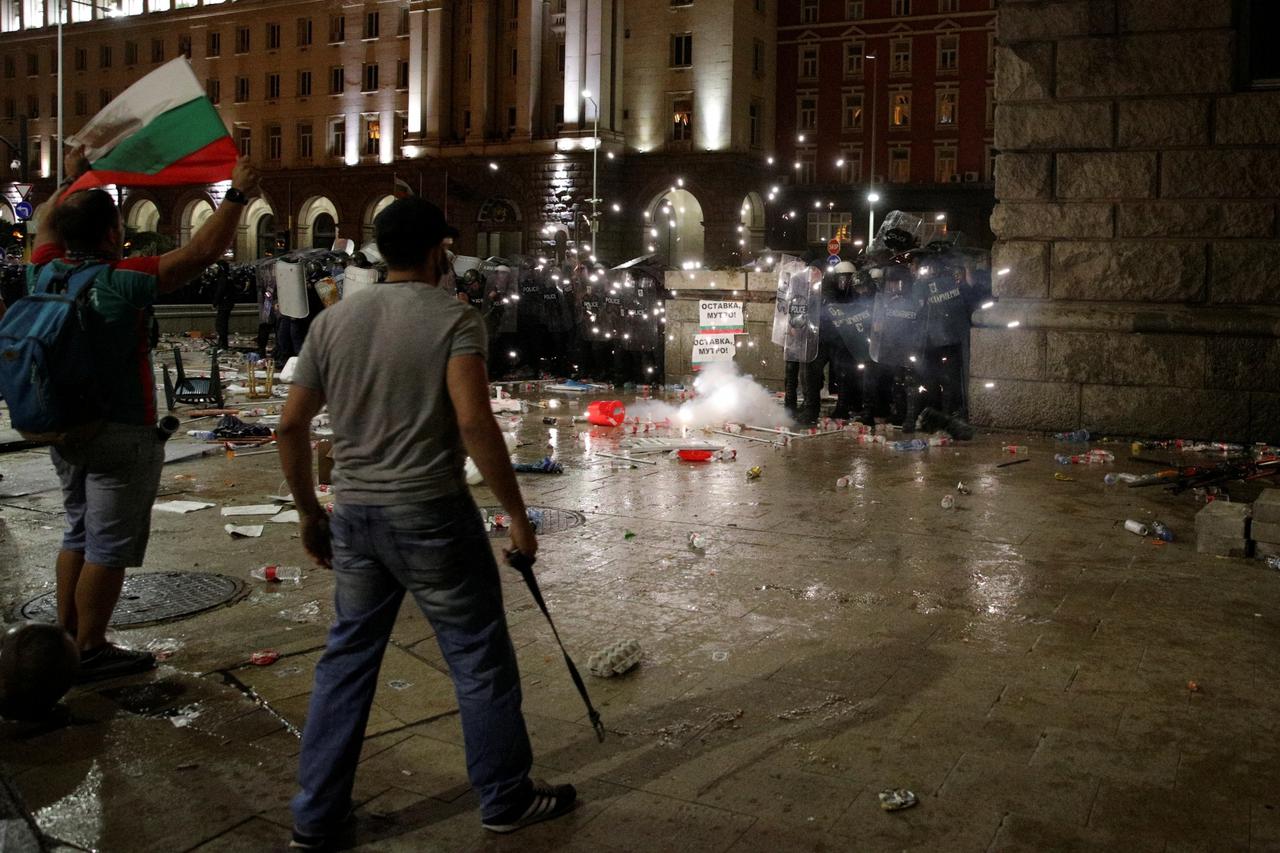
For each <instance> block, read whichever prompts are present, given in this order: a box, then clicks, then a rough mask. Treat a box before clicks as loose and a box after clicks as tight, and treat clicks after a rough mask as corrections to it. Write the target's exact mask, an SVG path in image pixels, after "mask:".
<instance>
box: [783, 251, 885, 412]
mask: <svg viewBox="0 0 1280 853" xmlns="http://www.w3.org/2000/svg"><path fill="white" fill-rule="evenodd" d="M856 276H857V270H856V269H855V268H854V266H853V264H852V263H850V262H848V261H841V262H840V263H839V264H836V265H835V266H834V267H833V268H831V269H830V270H828V271H827V273H826V275H824V276H823V278H822V322H821V323H819V325H818V353H817V355H816V357H815V358H814V360H813V361H812V362H810V363H809V365H808V367H807V368H806V369H805V370H806V372H805V391H804V414H803V416H802V417H801V419H800V420H801V422H802V423H815V422H816V421H817V420H818V415H819V413H820V412H819V403H820V402H821V400H822V379H823V372H824V371H826V370H829V372H830V378H829V380H828V387H829V388H830V389H831V390H832V391H833V392H834V393H835V394H836V407H835V410H834V411H833V412H832V417H835V418H840V419H844V418H848V417H849V416H850V414H851V413H852V411H853V408H854V407H855V406H857V404H858V399H857V398H858V397H859V396H861V395H860V391H861V388H860V387H859V385H858V383H857V382H856V381H855V378H854V376H853V371H854V370H855V368H854V365H853V355H852V353H851V352H850V350H849V346H848V344H847V343H846V342H845V330H844V328H843V327H844V326H845V324H846V323H849V322H855V323H856V321H853V320H851V318H850V317H849V316H848V314H849V308H850V306H851V305H852V304H853V302H854V298H855V293H854V286H853V284H854V279H855V278H856ZM869 319H870V311H868V312H867V317H866V318H864V320H869Z"/></svg>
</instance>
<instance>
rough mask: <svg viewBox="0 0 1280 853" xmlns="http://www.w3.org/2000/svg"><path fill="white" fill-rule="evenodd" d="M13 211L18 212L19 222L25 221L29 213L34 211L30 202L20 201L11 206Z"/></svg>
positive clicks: (28, 217) (29, 216) (29, 215)
mask: <svg viewBox="0 0 1280 853" xmlns="http://www.w3.org/2000/svg"><path fill="white" fill-rule="evenodd" d="M13 212H14V213H16V214H18V221H19V222H26V221H27V220H28V219H30V218H31V214H32V213H33V212H34V208H32V207H31V202H29V201H20V202H18V203H17V204H15V205H14V206H13Z"/></svg>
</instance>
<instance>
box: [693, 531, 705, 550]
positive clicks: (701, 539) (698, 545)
mask: <svg viewBox="0 0 1280 853" xmlns="http://www.w3.org/2000/svg"><path fill="white" fill-rule="evenodd" d="M689 547H690V548H692V549H693V550H695V551H703V550H705V549H706V547H707V537H706V536H704V535H702V534H701V533H690V534H689Z"/></svg>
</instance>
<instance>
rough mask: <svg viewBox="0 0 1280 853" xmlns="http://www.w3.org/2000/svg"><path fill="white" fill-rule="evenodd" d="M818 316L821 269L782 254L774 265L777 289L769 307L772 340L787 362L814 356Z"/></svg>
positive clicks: (815, 356) (807, 360) (805, 360)
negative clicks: (780, 349) (771, 318)
mask: <svg viewBox="0 0 1280 853" xmlns="http://www.w3.org/2000/svg"><path fill="white" fill-rule="evenodd" d="M821 319H822V271H821V270H819V269H818V268H816V267H812V268H811V267H808V266H806V265H805V264H804V262H803V261H798V260H796V259H795V258H790V257H786V256H784V257H783V258H782V259H781V261H780V262H779V264H778V292H777V297H776V299H775V300H774V310H773V342H774V343H775V344H778V345H779V346H780V347H782V353H783V357H784V358H785V359H786V360H787V361H800V362H810V361H813V360H814V359H815V358H817V357H818V328H819V324H820V323H821Z"/></svg>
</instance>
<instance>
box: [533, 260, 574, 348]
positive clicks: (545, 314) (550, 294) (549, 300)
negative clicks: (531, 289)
mask: <svg viewBox="0 0 1280 853" xmlns="http://www.w3.org/2000/svg"><path fill="white" fill-rule="evenodd" d="M539 275H540V276H542V320H543V322H544V323H545V324H546V327H547V331H548V332H550V333H552V334H556V335H559V334H563V333H565V332H567V331H569V330H570V329H572V328H573V318H572V316H571V315H570V313H569V312H567V311H566V310H565V307H566V306H567V305H569V304H572V302H573V273H571V272H567V271H566V272H552V271H550V270H543V272H541V273H539Z"/></svg>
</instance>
